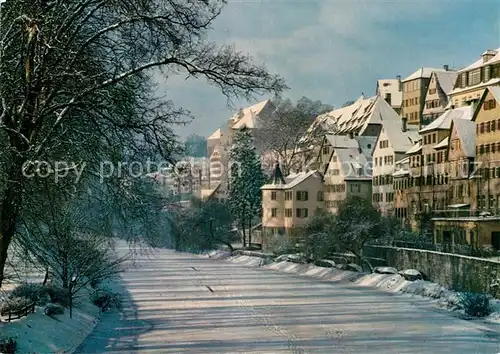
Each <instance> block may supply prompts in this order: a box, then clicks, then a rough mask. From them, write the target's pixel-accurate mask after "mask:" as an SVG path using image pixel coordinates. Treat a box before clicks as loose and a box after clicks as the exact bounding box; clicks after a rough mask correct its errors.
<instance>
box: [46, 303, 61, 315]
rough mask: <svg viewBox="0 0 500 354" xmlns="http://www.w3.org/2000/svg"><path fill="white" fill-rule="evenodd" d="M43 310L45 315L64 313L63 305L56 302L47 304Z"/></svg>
mask: <svg viewBox="0 0 500 354" xmlns="http://www.w3.org/2000/svg"><path fill="white" fill-rule="evenodd" d="M43 312H44V313H45V314H46V315H47V316H55V315H62V314H64V307H62V306H61V305H58V304H48V305H47V306H46V307H45V310H43Z"/></svg>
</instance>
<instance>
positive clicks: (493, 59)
mask: <svg viewBox="0 0 500 354" xmlns="http://www.w3.org/2000/svg"><path fill="white" fill-rule="evenodd" d="M499 83H500V48H498V49H495V50H492V49H488V50H486V51H485V52H484V53H483V54H482V55H481V57H480V58H479V59H478V60H476V61H475V62H474V63H472V64H471V65H469V66H467V67H465V68H463V69H461V70H459V71H458V76H457V80H456V82H455V85H454V87H453V91H452V92H451V93H450V101H451V103H452V105H453V106H454V107H462V106H465V105H468V104H471V102H473V101H478V100H479V99H480V98H481V96H482V94H483V92H484V90H485V89H486V87H487V86H491V85H498V84H499Z"/></svg>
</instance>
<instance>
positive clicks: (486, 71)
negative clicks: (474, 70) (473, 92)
mask: <svg viewBox="0 0 500 354" xmlns="http://www.w3.org/2000/svg"><path fill="white" fill-rule="evenodd" d="M490 70H491V68H490V66H489V65H488V66H485V67H484V81H485V82H486V81H490V77H491V76H490Z"/></svg>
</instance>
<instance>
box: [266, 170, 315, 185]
mask: <svg viewBox="0 0 500 354" xmlns="http://www.w3.org/2000/svg"><path fill="white" fill-rule="evenodd" d="M314 175H316V177H318V178H320V177H321V174H320V173H319V172H318V171H316V170H312V171H308V172H300V173H296V174H293V175H289V176H287V177H285V180H286V182H287V183H286V184H272V183H271V184H265V185H263V186H262V187H261V188H260V189H292V188H293V187H296V186H298V185H299V184H301V183H302V182H304V181H305V180H306V179H308V178H309V177H311V176H314Z"/></svg>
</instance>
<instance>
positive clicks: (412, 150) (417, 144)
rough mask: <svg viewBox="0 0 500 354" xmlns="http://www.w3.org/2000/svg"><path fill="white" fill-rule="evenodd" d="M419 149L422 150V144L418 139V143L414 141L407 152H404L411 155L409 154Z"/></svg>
mask: <svg viewBox="0 0 500 354" xmlns="http://www.w3.org/2000/svg"><path fill="white" fill-rule="evenodd" d="M420 150H422V144H421V143H420V141H419V142H418V143H416V144H415V145H413V146H412V147H411V148H410V149H409V150H408V151H407V152H406V154H407V155H411V154H415V153H417V152H419V151H420Z"/></svg>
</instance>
